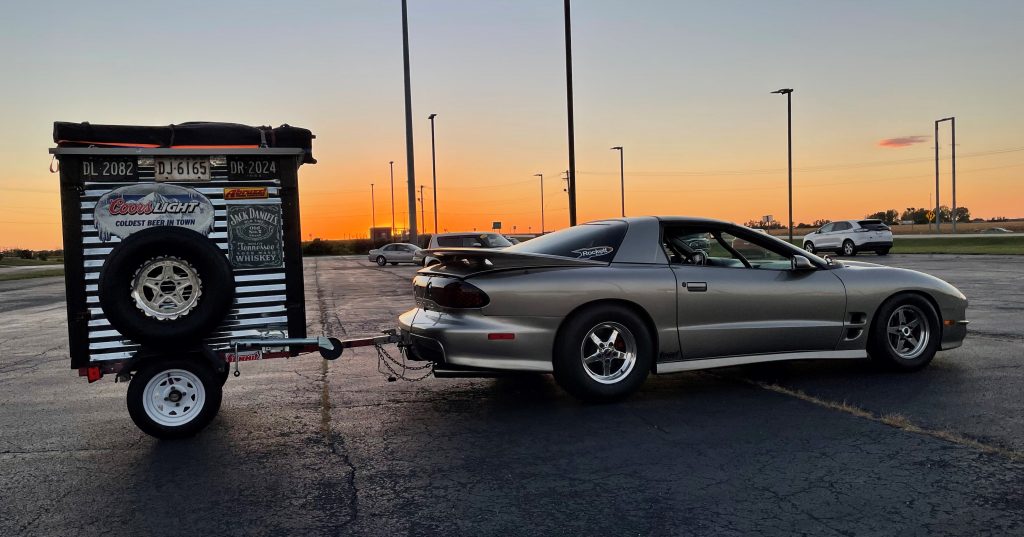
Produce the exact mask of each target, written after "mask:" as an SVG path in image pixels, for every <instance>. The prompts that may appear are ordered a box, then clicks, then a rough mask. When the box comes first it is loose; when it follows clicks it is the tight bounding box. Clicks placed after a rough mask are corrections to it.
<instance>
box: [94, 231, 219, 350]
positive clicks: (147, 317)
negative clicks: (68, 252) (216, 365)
mask: <svg viewBox="0 0 1024 537" xmlns="http://www.w3.org/2000/svg"><path fill="white" fill-rule="evenodd" d="M97 287H98V292H99V299H100V300H99V302H100V307H101V308H102V309H103V313H104V314H105V315H106V317H107V320H108V321H110V324H111V325H112V326H113V327H114V328H116V329H117V330H118V331H119V332H121V334H123V335H125V336H126V337H128V338H130V339H132V340H133V341H135V342H137V343H145V344H160V345H173V346H185V345H189V344H192V343H195V342H197V341H199V340H201V339H202V338H203V337H205V336H206V335H207V334H209V333H210V332H211V331H213V329H215V328H216V327H217V326H218V325H220V323H221V322H222V321H223V320H224V318H225V317H226V316H227V315H228V312H229V311H230V310H231V306H232V304H233V302H234V297H235V281H234V276H233V275H232V271H231V265H230V264H229V263H228V261H227V258H226V256H225V255H224V253H223V252H221V251H220V249H219V248H218V247H217V246H216V245H215V244H214V242H213V241H212V240H210V239H208V238H206V237H204V236H202V235H200V234H199V233H197V232H195V231H192V230H190V229H185V228H181V227H175V226H159V227H154V228H150V229H146V230H143V231H139V232H137V233H134V234H132V235H130V236H129V237H127V238H126V239H124V240H123V241H121V243H120V244H118V245H117V246H116V247H115V248H114V249H113V251H112V252H111V253H110V255H109V256H108V257H107V260H106V262H105V264H104V265H103V268H102V269H101V270H100V277H99V285H98V286H97Z"/></svg>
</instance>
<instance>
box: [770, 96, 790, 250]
mask: <svg viewBox="0 0 1024 537" xmlns="http://www.w3.org/2000/svg"><path fill="white" fill-rule="evenodd" d="M772 93H779V94H782V95H785V96H786V153H787V155H788V160H789V242H793V89H792V88H783V89H779V90H775V91H773V92H772Z"/></svg>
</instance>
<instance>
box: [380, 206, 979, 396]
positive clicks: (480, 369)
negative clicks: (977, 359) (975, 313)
mask: <svg viewBox="0 0 1024 537" xmlns="http://www.w3.org/2000/svg"><path fill="white" fill-rule="evenodd" d="M698 245H699V247H697V246H698ZM428 254H429V255H430V256H432V257H435V258H436V259H437V260H438V261H439V262H438V263H437V264H435V265H433V266H430V267H427V268H424V269H421V270H420V271H419V273H418V274H417V276H416V278H415V279H414V281H413V290H414V293H415V300H416V307H415V308H414V309H412V310H410V311H408V312H406V313H404V314H402V315H401V317H400V318H399V323H400V326H401V329H402V331H403V332H404V333H405V335H406V338H407V340H408V341H409V343H410V345H411V346H410V349H411V352H412V353H413V355H414V357H416V358H418V359H421V360H429V361H433V362H435V365H434V373H435V376H438V377H443V376H446V375H447V376H474V375H476V376H486V375H489V374H495V373H496V372H499V371H501V370H505V371H508V370H512V371H536V372H552V373H554V376H555V379H556V380H557V381H558V383H559V384H560V385H561V386H562V387H564V388H565V389H566V390H567V391H569V392H570V393H572V394H574V395H576V396H578V397H580V398H583V399H588V400H610V399H616V398H620V397H623V396H625V395H627V394H629V393H631V392H633V391H634V390H636V389H638V388H639V387H640V385H641V384H642V383H643V382H644V379H646V377H647V375H648V374H650V373H655V374H660V373H672V372H677V371H690V370H697V369H708V368H715V367H725V366H734V365H740V364H751V363H757V362H769V361H777V360H803V359H860V358H868V357H870V358H872V359H874V360H877V361H878V362H880V363H882V364H884V365H886V366H888V367H890V368H892V369H896V370H902V371H913V370H917V369H920V368H922V367H925V366H926V365H928V363H929V362H931V360H932V358H933V357H934V356H935V353H936V351H939V350H944V349H952V348H955V347H958V346H960V345H961V344H962V342H963V339H964V337H965V335H966V332H967V329H966V324H967V318H966V310H967V299H966V298H965V297H964V295H963V294H962V293H961V292H960V291H958V290H957V289H956V288H955V287H953V286H952V285H950V284H948V283H946V282H944V281H942V280H940V279H938V278H935V277H933V276H929V275H927V274H923V273H920V272H915V271H912V270H906V269H900V268H892V267H885V266H881V265H876V264H871V263H862V262H855V261H846V262H838V261H832V260H830V259H823V258H821V257H818V256H816V255H814V254H812V253H810V252H806V251H804V250H802V249H800V248H798V247H796V246H793V245H791V244H789V243H787V242H785V241H782V240H779V239H777V238H775V237H772V236H770V235H766V234H764V233H758V232H756V231H754V230H752V229H750V228H747V227H743V226H739V225H736V224H732V223H729V222H723V221H719V220H711V219H705V218H684V217H635V218H623V219H614V220H604V221H599V222H591V223H588V224H584V225H581V226H576V227H572V228H567V229H564V230H561V231H558V232H555V233H552V234H549V235H545V236H543V237H538V238H536V239H533V240H530V241H528V242H524V243H522V244H517V245H514V246H510V247H508V248H505V249H503V250H481V249H468V248H452V249H436V250H431V251H429V252H428Z"/></svg>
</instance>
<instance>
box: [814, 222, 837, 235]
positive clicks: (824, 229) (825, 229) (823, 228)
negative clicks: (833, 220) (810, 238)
mask: <svg viewBox="0 0 1024 537" xmlns="http://www.w3.org/2000/svg"><path fill="white" fill-rule="evenodd" d="M834 225H835V224H825V225H824V226H821V229H819V230H818V233H828V232H830V231H832V228H833V227H834Z"/></svg>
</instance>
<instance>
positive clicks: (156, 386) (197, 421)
mask: <svg viewBox="0 0 1024 537" xmlns="http://www.w3.org/2000/svg"><path fill="white" fill-rule="evenodd" d="M222 396H223V390H222V388H221V382H220V379H219V378H217V374H216V372H215V371H214V370H213V368H212V367H210V366H209V365H208V364H206V363H204V362H202V361H200V360H198V359H188V358H172V359H163V360H150V361H149V363H148V364H145V365H143V366H142V367H141V368H140V369H139V371H138V372H137V373H136V374H135V375H134V376H133V377H132V380H131V383H130V384H129V385H128V395H127V399H126V401H127V405H128V414H129V415H130V416H131V417H132V421H133V422H135V425H136V426H137V427H138V428H139V429H141V430H142V432H144V433H146V434H148V435H150V436H153V437H156V438H159V439H161V440H173V439H177V438H188V437H190V436H194V435H195V434H196V433H198V432H199V431H201V430H203V428H205V427H206V426H207V425H209V424H210V421H211V420H213V418H214V417H215V416H216V415H217V412H218V411H219V410H220V403H221V399H222Z"/></svg>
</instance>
